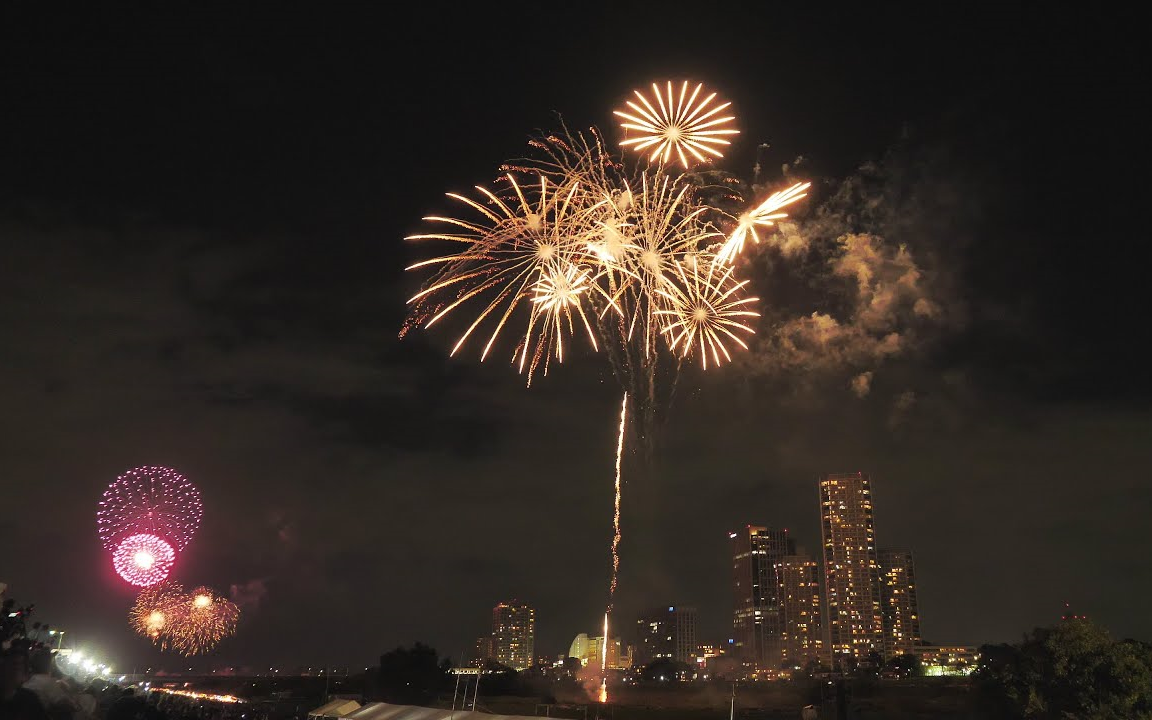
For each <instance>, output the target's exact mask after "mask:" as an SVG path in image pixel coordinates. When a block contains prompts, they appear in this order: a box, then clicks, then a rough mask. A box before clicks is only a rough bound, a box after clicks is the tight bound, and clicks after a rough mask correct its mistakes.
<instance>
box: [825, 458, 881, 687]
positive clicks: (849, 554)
mask: <svg viewBox="0 0 1152 720" xmlns="http://www.w3.org/2000/svg"><path fill="white" fill-rule="evenodd" d="M820 533H821V539H822V541H823V545H824V596H825V597H824V603H825V612H824V622H825V627H826V628H827V629H826V631H825V632H826V635H827V650H826V652H828V653H830V655H831V660H832V663H833V665H836V664H837V661H838V659H839V658H840V657H843V656H844V655H852V656H855V657H857V658H863V657H865V656H867V655H868V653H869V652H871V651H873V650H875V651H877V652H882V651H883V648H884V640H883V624H882V621H881V613H880V569H879V566H878V565H877V559H876V530H875V527H874V524H873V517H872V483H871V480H870V479H869V477H868V476H867V475H865V474H864V473H838V474H830V475H825V476H823V477H821V478H820Z"/></svg>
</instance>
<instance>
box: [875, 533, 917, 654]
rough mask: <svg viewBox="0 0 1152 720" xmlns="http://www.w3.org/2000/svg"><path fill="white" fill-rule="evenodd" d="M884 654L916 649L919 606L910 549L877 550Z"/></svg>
mask: <svg viewBox="0 0 1152 720" xmlns="http://www.w3.org/2000/svg"><path fill="white" fill-rule="evenodd" d="M877 562H878V564H879V566H880V607H881V610H880V612H881V620H882V622H883V628H884V657H892V656H893V655H903V654H905V653H913V652H916V648H917V647H919V645H920V608H919V605H918V603H917V601H916V569H915V566H914V565H913V562H912V551H911V550H903V549H897V548H887V549H883V550H880V551H879V552H878V553H877Z"/></svg>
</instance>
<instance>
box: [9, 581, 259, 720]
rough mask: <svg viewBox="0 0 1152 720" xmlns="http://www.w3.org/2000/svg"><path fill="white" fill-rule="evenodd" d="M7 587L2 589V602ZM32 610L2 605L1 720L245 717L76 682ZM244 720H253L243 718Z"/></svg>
mask: <svg viewBox="0 0 1152 720" xmlns="http://www.w3.org/2000/svg"><path fill="white" fill-rule="evenodd" d="M5 590H6V587H5V586H4V585H3V584H0V597H3V596H4V593H5ZM34 610H35V606H34V605H27V606H21V605H18V604H17V603H16V601H15V600H13V599H12V598H5V599H4V600H3V603H2V604H0V720H231V719H232V718H237V719H238V720H239V719H240V718H241V717H242V713H241V712H238V711H235V710H232V709H226V708H223V707H220V706H218V705H214V704H211V703H199V702H196V701H193V700H189V699H187V698H182V697H177V696H172V695H165V694H161V693H152V692H147V691H143V690H141V689H139V688H136V687H134V686H131V685H129V686H123V687H122V686H120V685H118V684H116V683H113V682H108V681H106V680H104V679H102V678H92V679H88V678H84V679H78V678H77V677H76V676H73V675H70V674H67V673H64V672H62V671H61V669H60V668H59V667H58V666H57V664H56V659H57V650H56V649H55V648H53V647H51V643H50V642H47V640H48V639H49V638H51V637H53V634H52V632H51V627H50V626H49V625H47V624H43V623H40V622H33V621H32V619H31V616H32V615H33V612H34ZM244 720H251V719H249V718H245V719H244Z"/></svg>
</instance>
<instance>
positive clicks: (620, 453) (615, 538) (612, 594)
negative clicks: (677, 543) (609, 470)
mask: <svg viewBox="0 0 1152 720" xmlns="http://www.w3.org/2000/svg"><path fill="white" fill-rule="evenodd" d="M627 426H628V393H624V399H623V400H621V401H620V433H619V435H617V437H616V504H615V506H614V507H613V513H612V582H611V583H609V585H608V609H607V610H605V611H604V642H602V643H601V644H600V702H602V703H603V702H608V613H610V612H612V603H613V602H614V601H615V599H616V581H617V579H618V576H619V574H620V476H621V473H620V469H621V464H622V461H623V458H624V429H625V428H626V427H627Z"/></svg>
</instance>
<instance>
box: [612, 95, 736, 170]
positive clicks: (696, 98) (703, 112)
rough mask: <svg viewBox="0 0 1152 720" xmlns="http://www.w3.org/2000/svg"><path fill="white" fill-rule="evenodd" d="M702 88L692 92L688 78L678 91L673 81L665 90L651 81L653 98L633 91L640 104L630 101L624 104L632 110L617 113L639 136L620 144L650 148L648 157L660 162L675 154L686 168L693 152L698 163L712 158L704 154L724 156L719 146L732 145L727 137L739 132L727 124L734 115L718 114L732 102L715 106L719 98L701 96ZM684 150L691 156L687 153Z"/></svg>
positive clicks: (642, 148)
mask: <svg viewBox="0 0 1152 720" xmlns="http://www.w3.org/2000/svg"><path fill="white" fill-rule="evenodd" d="M703 89H704V84H703V83H698V84H697V85H696V87H695V88H694V89H693V90H692V93H691V95H689V94H688V81H687V80H685V81H684V82H683V84H682V85H681V86H680V92H679V93H676V92H675V91H674V90H673V88H672V82H671V81H669V82H668V84H667V86H666V87H665V88H664V90H661V89H660V87H659V86H658V85H657V84H656V83H652V98H651V99H649V98H647V97H645V96H644V94H643V93H641V92H640V91H639V90H634V91H633V94H634V95H635V96H636V99H637V100H638V101H639V104H637V103H636V102H633V101H631V100H627V101H625V104H626V105H627V106H628V108H629V109H630V110H631V112H624V111H623V110H616V111H614V112H615V114H616V115H618V116H620V117H622V118H624V120H626V121H627V122H623V123H621V124H620V127H622V128H624V129H625V130H631V131H634V132H636V133H638V136H637V137H631V138H627V139H625V140H623V141H621V142H620V144H621V145H622V146H624V147H629V146H631V147H632V148H633V149H635V150H639V151H647V150H649V149H651V150H652V152H651V154H650V155H649V156H648V157H649V160H650V161H656V160H657V159H659V161H660V162H661V163H666V162H668V160H669V159H670V158H671V157H672V154H673V153H675V154H676V157H677V158H679V160H680V164H681V165H683V166H684V168H685V169H687V168H688V167H690V163H689V161H688V155H691V156H692V157H693V158H694V159H695V160H696V162H707V161H708V160H709V158H708V157H706V156H705V155H704V153H707V155H710V156H712V157H713V158H720V157H723V153H721V152H720V148H721V147H723V146H725V145H729V144H731V143H729V141H728V140H725V139H724V137H725V136H728V135H736V134H737V133H739V132H740V131H739V130H736V129H735V128H731V127H726V125H727V124H728V123H730V122H732V121H733V120H735V118H734V117H732V116H730V115H729V116H720V117H717V116H718V115H719V114H720V113H721V112H723V111H724V110H725V109H726V108H728V106H729V105H731V103H727V102H725V103H718V104H715V105H714V104H713V103H712V101H713V100H715V99H716V93H712V94H710V95H708V96H707V97H705V98H704V99H700V91H701V90H703ZM685 151H687V152H688V155H685V154H684V153H685Z"/></svg>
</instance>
